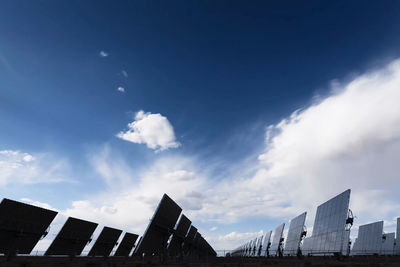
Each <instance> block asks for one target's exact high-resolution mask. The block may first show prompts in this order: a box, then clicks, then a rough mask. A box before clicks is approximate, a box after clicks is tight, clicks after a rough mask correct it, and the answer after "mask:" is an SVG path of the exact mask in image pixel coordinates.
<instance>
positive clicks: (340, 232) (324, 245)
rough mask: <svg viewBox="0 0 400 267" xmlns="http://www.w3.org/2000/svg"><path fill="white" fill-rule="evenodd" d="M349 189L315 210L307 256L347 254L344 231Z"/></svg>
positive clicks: (348, 233) (346, 234) (345, 231)
mask: <svg viewBox="0 0 400 267" xmlns="http://www.w3.org/2000/svg"><path fill="white" fill-rule="evenodd" d="M349 201H350V189H348V190H346V191H344V192H343V193H341V194H339V195H337V196H335V197H334V198H332V199H330V200H328V201H327V202H325V203H323V204H321V205H319V206H318V208H317V214H316V216H315V221H314V227H313V232H312V236H311V237H310V239H309V240H308V241H307V242H310V244H309V246H310V247H309V248H308V253H309V254H333V253H341V254H347V247H348V243H349V236H350V232H349V230H346V229H345V226H346V220H347V213H348V209H349Z"/></svg>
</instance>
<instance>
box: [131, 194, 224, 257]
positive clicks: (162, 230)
mask: <svg viewBox="0 0 400 267" xmlns="http://www.w3.org/2000/svg"><path fill="white" fill-rule="evenodd" d="M181 211H182V209H181V207H179V205H178V204H176V203H175V202H174V201H173V200H172V199H171V198H170V197H169V196H168V195H167V194H164V196H163V197H162V199H161V201H160V203H159V204H158V207H157V209H156V211H155V213H154V215H153V218H152V219H151V221H150V223H149V225H148V226H147V229H146V231H145V233H144V235H143V237H142V239H141V240H140V241H139V243H138V245H137V247H136V249H135V252H134V254H135V255H137V256H155V255H158V256H160V257H161V258H162V259H166V258H167V257H169V256H172V257H176V256H177V255H180V256H182V257H185V258H186V259H193V260H197V259H200V258H204V257H216V256H217V253H216V252H215V250H214V249H213V248H212V247H211V246H210V244H209V243H208V242H207V241H206V240H205V239H204V238H203V237H202V236H201V234H200V233H199V232H197V229H196V228H195V227H193V228H191V230H190V231H189V232H186V231H185V230H187V228H188V227H187V225H188V224H189V222H190V221H189V220H188V219H187V218H186V217H183V216H184V215H182V217H181V219H182V223H179V224H178V225H177V227H176V228H175V225H176V222H177V220H178V218H179V215H180V214H181ZM185 218H186V219H187V220H186V219H185ZM180 224H181V225H182V226H180ZM194 230H196V231H194ZM173 234H176V235H175V238H174V236H172V238H171V240H170V237H171V235H173ZM182 238H183V244H182ZM169 240H170V243H171V241H172V242H173V243H172V244H171V250H170V251H168V246H169V243H168V241H169ZM169 252H170V253H169Z"/></svg>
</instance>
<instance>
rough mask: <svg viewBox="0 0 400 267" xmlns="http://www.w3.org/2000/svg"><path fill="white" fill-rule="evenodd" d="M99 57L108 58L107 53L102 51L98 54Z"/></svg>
mask: <svg viewBox="0 0 400 267" xmlns="http://www.w3.org/2000/svg"><path fill="white" fill-rule="evenodd" d="M99 56H100V57H108V53H107V52H105V51H103V50H101V51H100V53H99Z"/></svg>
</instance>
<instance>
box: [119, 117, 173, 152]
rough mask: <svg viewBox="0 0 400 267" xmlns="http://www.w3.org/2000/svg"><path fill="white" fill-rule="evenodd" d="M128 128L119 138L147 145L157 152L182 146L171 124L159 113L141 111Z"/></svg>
mask: <svg viewBox="0 0 400 267" xmlns="http://www.w3.org/2000/svg"><path fill="white" fill-rule="evenodd" d="M128 128H129V129H128V130H127V131H121V132H120V133H118V134H117V137H118V138H121V139H123V140H125V141H129V142H132V143H137V144H146V145H147V147H148V148H150V149H153V150H156V151H162V150H166V149H169V148H176V147H179V146H180V143H179V142H177V141H176V138H175V133H174V128H173V127H172V125H171V123H170V122H169V121H168V119H167V118H166V117H164V116H162V115H161V114H159V113H156V114H152V113H150V112H144V111H143V110H140V111H138V112H137V113H136V116H135V120H134V121H133V122H131V123H129V124H128Z"/></svg>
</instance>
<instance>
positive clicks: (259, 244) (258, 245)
mask: <svg viewBox="0 0 400 267" xmlns="http://www.w3.org/2000/svg"><path fill="white" fill-rule="evenodd" d="M263 238H264V236H263V235H262V236H260V237H259V238H258V243H257V253H256V254H257V255H256V256H257V257H260V256H261V251H262V242H263Z"/></svg>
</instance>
